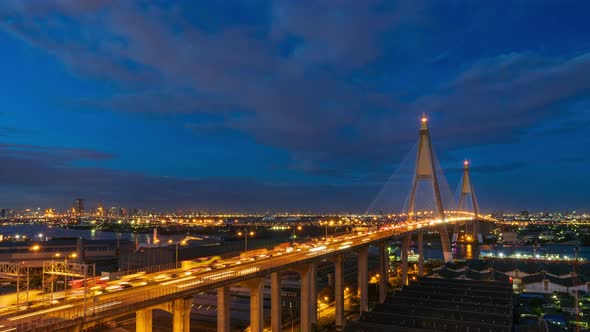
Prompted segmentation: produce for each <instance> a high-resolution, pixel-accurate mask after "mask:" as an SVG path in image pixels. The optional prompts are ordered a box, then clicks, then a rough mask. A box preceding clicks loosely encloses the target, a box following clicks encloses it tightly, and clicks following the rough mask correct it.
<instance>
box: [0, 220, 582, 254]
mask: <svg viewBox="0 0 590 332" xmlns="http://www.w3.org/2000/svg"><path fill="white" fill-rule="evenodd" d="M0 234H2V235H3V236H4V237H6V236H12V237H14V236H15V235H19V236H21V237H22V236H23V235H25V236H27V237H28V238H34V239H36V240H38V239H40V238H39V235H40V234H42V235H43V236H42V238H43V239H46V238H59V237H75V238H84V239H89V240H114V239H117V238H118V239H120V240H131V241H135V240H136V238H137V241H139V242H140V243H147V242H148V240H150V241H151V240H153V239H152V237H153V234H151V233H150V234H140V233H115V232H104V231H100V230H90V229H68V228H62V227H49V225H46V224H19V225H6V226H0ZM158 238H159V239H160V241H161V242H162V243H165V242H167V241H168V240H172V241H174V242H176V241H180V240H182V239H183V238H184V235H182V234H174V235H167V234H158ZM412 249H413V250H414V251H415V252H416V253H417V248H416V246H415V245H414V246H413V247H412ZM574 250H575V247H574V246H572V245H559V244H554V245H544V246H542V247H538V248H535V247H532V246H511V247H502V246H501V245H498V246H492V245H481V246H479V247H478V246H474V245H470V244H458V245H457V246H456V247H454V248H453V255H454V256H455V257H460V258H465V259H470V258H477V257H479V256H480V253H481V255H482V256H486V255H488V254H493V255H494V256H498V255H499V254H502V255H504V256H505V257H508V256H514V255H517V254H522V255H528V256H535V255H536V254H538V255H541V256H546V255H559V256H560V257H564V256H568V257H570V258H572V257H574V256H575V251H574ZM579 250H580V251H579V257H580V258H583V259H585V260H588V259H590V247H580V248H579ZM424 257H425V258H426V259H429V258H430V259H433V258H434V259H442V258H443V256H442V251H441V248H440V243H436V242H434V243H428V245H426V246H425V248H424Z"/></svg>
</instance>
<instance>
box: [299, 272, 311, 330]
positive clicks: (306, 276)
mask: <svg viewBox="0 0 590 332" xmlns="http://www.w3.org/2000/svg"><path fill="white" fill-rule="evenodd" d="M297 272H299V273H300V274H301V314H300V317H299V322H300V324H301V332H311V307H312V306H311V268H310V266H309V265H303V266H301V267H299V268H297Z"/></svg>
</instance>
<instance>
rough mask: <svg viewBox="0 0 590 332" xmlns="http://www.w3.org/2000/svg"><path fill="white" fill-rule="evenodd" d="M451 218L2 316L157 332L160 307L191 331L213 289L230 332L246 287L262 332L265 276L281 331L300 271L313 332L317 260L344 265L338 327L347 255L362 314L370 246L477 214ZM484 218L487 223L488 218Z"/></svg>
mask: <svg viewBox="0 0 590 332" xmlns="http://www.w3.org/2000/svg"><path fill="white" fill-rule="evenodd" d="M448 215H449V216H448V217H447V219H446V220H445V222H444V223H443V221H442V220H414V221H412V222H411V223H399V224H395V225H389V226H385V227H382V228H381V229H379V230H376V231H374V232H367V233H364V234H346V235H341V236H338V237H334V238H331V239H328V240H326V241H325V242H314V243H313V244H311V243H310V244H302V245H301V246H300V247H299V248H298V249H297V250H293V251H292V252H289V253H287V252H274V253H273V254H272V255H269V256H268V257H262V258H258V259H256V260H254V261H249V262H244V261H242V260H240V259H239V258H236V259H233V260H230V261H233V262H234V264H231V265H229V266H226V267H223V268H217V269H214V270H211V271H203V272H200V273H190V272H189V271H182V270H181V269H173V270H168V271H162V272H159V273H156V274H150V275H146V277H145V278H146V280H149V281H150V282H149V283H148V284H146V285H144V286H139V287H133V288H128V289H124V290H120V291H117V292H113V293H105V294H101V295H98V296H95V297H87V298H86V300H77V301H69V302H62V303H60V304H55V305H53V306H49V307H42V308H37V309H31V310H26V311H21V312H18V313H14V314H11V315H9V316H4V317H0V326H1V327H0V332H4V331H7V332H8V331H16V332H20V331H31V330H34V331H59V330H64V331H70V330H71V331H78V330H83V329H85V328H89V327H92V326H95V325H96V324H99V323H103V322H107V321H111V320H113V319H114V318H117V317H120V316H124V315H129V314H131V313H134V312H136V313H137V326H138V331H151V328H150V326H151V310H152V309H163V310H166V311H169V312H171V313H172V314H173V316H174V331H188V326H189V321H190V320H189V315H190V305H191V304H192V297H193V296H194V295H195V294H198V293H201V292H205V291H210V290H212V289H217V290H218V299H217V300H218V319H219V320H220V321H219V322H218V326H219V328H218V330H219V331H227V328H229V307H228V305H229V301H228V298H227V295H225V293H228V292H229V288H228V287H229V286H230V285H236V284H240V285H244V286H246V287H248V288H249V289H250V290H251V308H253V310H251V312H252V313H251V327H252V330H254V331H260V330H261V328H262V325H263V321H262V317H263V316H262V310H263V305H262V285H263V283H262V281H263V278H264V277H266V276H268V275H271V280H272V287H271V293H272V297H273V298H272V299H271V303H272V304H273V307H272V311H273V314H272V315H271V317H272V318H273V326H280V322H275V321H274V320H276V317H277V316H278V317H279V319H280V314H276V313H275V310H280V307H279V308H278V309H277V308H275V307H276V304H275V302H274V301H276V298H275V297H277V296H279V297H280V272H281V271H285V270H296V271H298V272H299V273H301V275H302V306H301V310H302V312H301V324H302V330H304V331H308V330H309V329H311V324H312V323H313V322H314V321H315V319H317V318H316V317H313V316H314V313H315V312H316V309H315V306H314V303H315V301H314V300H315V298H316V294H311V293H312V290H313V289H315V266H314V263H315V262H318V261H321V260H331V261H334V262H335V263H336V273H335V279H336V294H335V300H336V312H337V314H336V319H337V325H339V324H340V326H341V324H343V314H344V310H343V299H344V297H343V291H344V290H343V280H342V268H341V266H342V255H343V254H346V253H348V252H351V251H354V252H356V253H357V254H358V261H359V270H358V278H359V283H358V284H359V289H358V295H359V297H360V306H361V310H366V309H367V307H368V293H367V292H368V290H367V287H368V285H367V284H368V281H367V274H368V271H367V255H368V247H369V246H371V245H375V246H379V247H380V248H381V249H383V248H384V244H385V243H386V242H387V241H390V240H393V239H397V238H402V237H405V238H407V236H408V235H410V236H411V234H412V233H421V232H422V231H425V230H429V229H439V228H440V226H441V225H442V224H454V223H461V222H466V221H469V220H472V219H473V215H472V214H470V213H448ZM480 219H484V220H485V218H481V217H480ZM490 221H492V220H490ZM380 252H381V256H384V255H385V252H384V250H381V251H380ZM380 261H381V262H382V265H383V264H386V263H385V259H381V260H380ZM339 264H340V271H339V268H338V267H339V266H338V265H339ZM380 272H381V273H383V275H386V274H387V268H386V266H384V265H383V266H380ZM161 276H167V277H166V280H161V281H157V282H154V281H155V280H158V277H161ZM380 280H383V283H384V282H385V280H387V279H386V278H380ZM277 290H279V291H277ZM380 290H381V292H384V290H385V284H383V285H382V287H380ZM277 294H278V295H277ZM339 295H340V296H339ZM383 299H384V297H383ZM279 301H280V299H279ZM279 305H280V304H279ZM339 307H341V308H339ZM279 312H280V311H279ZM338 323H339V324H338ZM306 327H309V329H307V328H306Z"/></svg>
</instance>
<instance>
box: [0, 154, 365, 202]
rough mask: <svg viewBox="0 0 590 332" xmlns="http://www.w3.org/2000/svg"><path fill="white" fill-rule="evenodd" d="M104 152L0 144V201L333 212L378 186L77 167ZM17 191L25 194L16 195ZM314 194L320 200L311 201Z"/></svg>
mask: <svg viewBox="0 0 590 332" xmlns="http://www.w3.org/2000/svg"><path fill="white" fill-rule="evenodd" d="M105 156H107V154H103V153H101V152H98V151H85V150H76V149H56V148H45V147H35V146H13V145H8V144H3V145H0V164H1V165H2V167H3V171H2V173H0V183H2V184H3V186H4V188H7V189H10V190H8V191H5V192H3V193H2V194H0V197H1V198H2V202H3V204H6V205H7V206H11V207H26V206H30V204H33V205H36V206H37V205H41V206H54V207H55V206H57V207H63V206H68V205H69V199H68V197H69V198H70V199H73V198H75V197H83V198H86V199H87V200H88V203H89V204H90V206H92V204H94V203H96V204H97V203H98V202H99V201H101V202H104V203H105V204H107V205H117V206H128V207H143V208H151V207H154V206H156V207H159V208H163V209H205V210H209V211H220V210H227V208H228V206H231V208H232V209H233V210H234V211H245V212H256V211H258V212H260V211H267V210H272V211H281V210H283V211H287V210H288V211H294V210H298V209H300V211H331V210H330V209H331V208H328V206H332V207H333V206H337V205H338V204H337V202H343V201H346V202H349V203H350V204H351V205H348V208H349V209H350V210H354V209H358V210H361V209H363V208H364V206H363V204H365V203H364V198H363V197H364V196H365V195H367V194H368V193H370V192H372V191H374V190H375V188H370V187H369V186H364V187H363V186H354V187H353V186H349V187H346V186H345V187H340V186H332V185H293V184H280V183H265V182H259V181H256V180H252V179H247V178H240V177H214V178H202V179H195V178H176V177H164V176H153V175H147V174H141V173H135V172H134V173H132V172H127V171H119V170H111V169H105V168H100V167H79V166H76V165H75V164H76V162H77V161H79V160H83V159H93V160H94V159H99V160H100V159H103V158H104V157H105ZM32 188H34V190H32ZM16 192H23V194H22V195H18V197H16V196H15V195H14V193H16ZM310 192H313V193H314V195H315V194H317V195H320V196H321V198H317V199H314V200H313V201H310V200H309V196H308V195H309V193H310ZM7 193H10V195H7ZM320 196H318V197H320ZM64 199H65V200H66V201H65V202H64ZM303 209H305V210H303ZM332 212H336V211H332Z"/></svg>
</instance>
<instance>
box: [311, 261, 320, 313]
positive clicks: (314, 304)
mask: <svg viewBox="0 0 590 332" xmlns="http://www.w3.org/2000/svg"><path fill="white" fill-rule="evenodd" d="M309 273H310V279H309V281H310V285H309V292H310V294H309V297H310V300H311V302H310V304H311V308H309V310H310V312H309V315H310V319H311V323H312V324H317V323H318V292H317V287H316V282H317V272H316V265H315V264H314V263H310V264H309Z"/></svg>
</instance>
